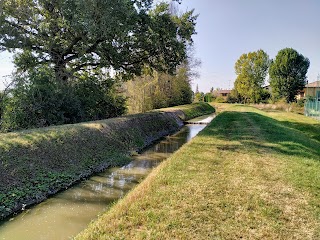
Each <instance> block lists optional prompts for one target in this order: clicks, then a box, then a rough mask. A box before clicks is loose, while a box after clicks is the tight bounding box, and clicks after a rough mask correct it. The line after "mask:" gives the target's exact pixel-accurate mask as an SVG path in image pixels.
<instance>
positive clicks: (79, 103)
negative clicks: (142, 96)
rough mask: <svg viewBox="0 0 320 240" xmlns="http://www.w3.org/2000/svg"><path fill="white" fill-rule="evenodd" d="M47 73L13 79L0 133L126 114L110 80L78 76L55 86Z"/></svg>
mask: <svg viewBox="0 0 320 240" xmlns="http://www.w3.org/2000/svg"><path fill="white" fill-rule="evenodd" d="M54 79H55V77H54V73H53V71H52V70H51V69H49V68H46V67H42V68H39V69H34V70H33V71H32V72H30V73H29V75H28V76H25V75H22V76H16V79H15V83H16V84H15V87H14V89H13V90H12V92H11V94H10V97H9V98H8V99H7V101H6V103H5V105H4V109H3V116H2V119H1V129H2V131H5V132H7V131H13V130H19V129H27V128H34V127H36V128H37V127H46V126H51V125H59V124H69V123H77V122H82V121H90V120H98V119H104V118H109V117H115V116H119V115H121V114H123V113H124V112H125V110H126V107H125V99H124V98H123V97H121V96H119V95H117V94H116V89H115V87H114V85H115V83H114V81H112V80H111V79H106V78H103V77H101V79H100V78H97V77H89V76H81V77H79V78H78V80H77V81H75V82H74V83H68V82H67V83H64V82H56V81H55V80H54Z"/></svg>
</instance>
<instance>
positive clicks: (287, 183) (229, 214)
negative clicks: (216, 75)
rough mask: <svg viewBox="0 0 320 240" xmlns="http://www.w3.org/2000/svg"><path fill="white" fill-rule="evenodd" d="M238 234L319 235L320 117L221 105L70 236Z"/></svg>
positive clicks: (229, 236) (228, 236) (225, 236)
mask: <svg viewBox="0 0 320 240" xmlns="http://www.w3.org/2000/svg"><path fill="white" fill-rule="evenodd" d="M224 107H225V106H224ZM240 238H242V239H320V124H319V122H317V121H315V120H313V119H310V118H306V117H304V116H302V115H297V114H291V113H285V112H263V111H260V110H257V109H255V108H253V107H248V106H242V105H235V106H231V107H228V108H225V110H224V111H223V112H222V113H220V114H219V115H218V116H217V117H216V119H215V120H214V121H213V122H212V123H211V124H210V125H209V126H208V127H206V128H205V129H204V130H203V131H202V132H201V133H200V134H199V135H198V136H197V137H196V138H194V139H193V140H192V141H191V142H189V143H188V144H186V145H184V146H183V147H182V148H181V149H180V150H179V151H178V152H177V153H176V154H174V155H173V156H172V157H171V158H170V159H168V160H167V161H165V162H163V163H162V164H161V165H160V166H159V167H158V168H156V169H155V170H154V171H153V172H152V173H151V174H150V175H149V176H148V178H147V179H146V180H145V181H143V182H142V183H141V184H140V185H139V186H138V187H137V188H135V189H134V190H133V191H131V192H130V193H129V194H128V195H127V196H126V197H125V198H124V199H122V200H120V201H119V202H118V203H117V204H115V205H114V206H113V207H112V208H111V209H109V210H108V211H107V212H106V213H105V214H103V215H101V216H100V217H99V219H98V220H97V221H95V222H93V223H92V224H91V225H90V226H89V228H88V229H86V230H85V231H84V232H82V233H81V234H80V235H79V236H78V237H77V239H240Z"/></svg>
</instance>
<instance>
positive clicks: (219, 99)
mask: <svg viewBox="0 0 320 240" xmlns="http://www.w3.org/2000/svg"><path fill="white" fill-rule="evenodd" d="M215 102H217V103H224V102H226V99H225V98H223V97H221V96H220V97H217V98H216V99H215Z"/></svg>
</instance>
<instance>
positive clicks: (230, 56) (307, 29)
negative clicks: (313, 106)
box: [0, 0, 320, 92]
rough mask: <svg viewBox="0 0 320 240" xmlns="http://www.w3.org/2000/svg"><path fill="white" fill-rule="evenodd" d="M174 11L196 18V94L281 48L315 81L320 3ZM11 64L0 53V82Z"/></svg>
mask: <svg viewBox="0 0 320 240" xmlns="http://www.w3.org/2000/svg"><path fill="white" fill-rule="evenodd" d="M180 8H181V10H182V11H186V10H191V9H194V10H195V13H196V14H199V17H198V19H197V26H196V31H197V35H195V36H194V49H195V56H196V58H198V59H199V60H200V61H201V63H202V64H201V66H200V67H199V68H198V72H199V77H198V78H196V79H194V80H193V90H195V88H196V85H198V86H199V90H200V91H202V92H209V91H210V89H211V88H212V87H213V88H223V89H231V88H233V83H234V80H235V79H236V74H235V72H234V64H235V62H236V61H237V59H238V58H239V57H240V56H241V55H242V54H243V53H248V52H253V51H257V50H259V49H262V50H264V51H265V52H266V53H267V54H268V55H269V57H270V58H275V56H276V55H277V53H278V51H279V50H281V49H283V48H287V47H290V48H293V49H295V50H297V51H298V52H299V53H301V54H302V55H304V56H305V57H307V58H309V60H310V67H309V71H308V73H307V77H308V80H309V82H313V81H316V80H317V76H318V74H319V73H320V17H319V13H320V0H182V4H181V5H180ZM11 60H12V57H11V56H10V55H9V54H8V53H0V81H1V80H2V81H3V80H4V78H3V77H2V76H4V75H8V74H10V73H11V72H12V70H13V65H12V63H10V62H11ZM266 84H267V83H266ZM0 88H2V86H1V84H0Z"/></svg>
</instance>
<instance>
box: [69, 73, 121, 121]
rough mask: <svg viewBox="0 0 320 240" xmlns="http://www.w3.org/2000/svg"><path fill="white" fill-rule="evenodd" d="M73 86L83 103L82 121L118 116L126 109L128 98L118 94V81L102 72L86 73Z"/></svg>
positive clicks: (81, 103)
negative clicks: (95, 74) (97, 73)
mask: <svg viewBox="0 0 320 240" xmlns="http://www.w3.org/2000/svg"><path fill="white" fill-rule="evenodd" d="M73 88H74V90H75V97H76V98H77V99H79V102H80V105H81V111H82V114H83V115H82V119H81V121H91V120H99V119H105V118H112V117H117V116H120V115H122V114H123V113H124V112H125V111H126V107H125V105H126V103H125V101H126V99H125V98H124V97H122V96H121V95H119V94H117V88H116V82H115V80H114V79H112V78H109V77H105V76H103V75H102V74H100V75H98V76H90V75H88V74H84V75H82V76H80V77H79V79H78V81H77V82H75V83H74V84H73Z"/></svg>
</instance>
